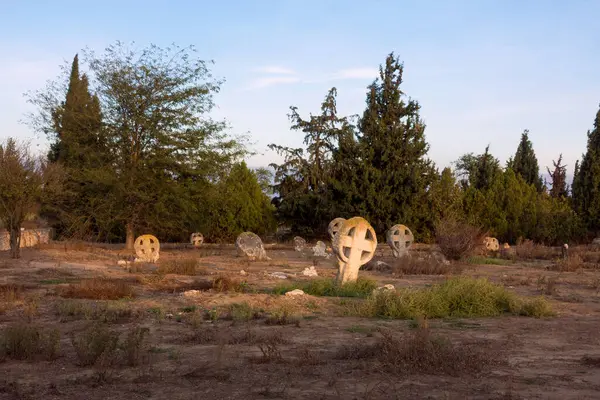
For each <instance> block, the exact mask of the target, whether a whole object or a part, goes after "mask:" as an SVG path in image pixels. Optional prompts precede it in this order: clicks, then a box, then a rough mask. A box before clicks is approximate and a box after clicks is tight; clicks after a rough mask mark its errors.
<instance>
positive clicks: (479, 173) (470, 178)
mask: <svg viewBox="0 0 600 400" xmlns="http://www.w3.org/2000/svg"><path fill="white" fill-rule="evenodd" d="M454 165H455V166H456V172H457V174H458V176H459V177H462V179H461V185H462V187H463V189H466V188H468V187H472V188H474V189H477V190H487V189H489V188H490V186H491V185H492V183H493V182H494V180H495V179H496V177H497V176H498V175H500V174H502V169H501V168H500V161H498V159H497V158H496V157H494V156H493V155H492V154H490V146H489V145H488V146H486V148H485V152H484V153H483V154H478V155H474V154H473V153H467V154H464V155H463V156H461V157H460V158H459V159H458V160H457V161H455V162H454Z"/></svg>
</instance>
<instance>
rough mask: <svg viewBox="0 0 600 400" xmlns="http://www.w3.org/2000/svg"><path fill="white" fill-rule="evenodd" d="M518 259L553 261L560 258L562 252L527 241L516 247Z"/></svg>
mask: <svg viewBox="0 0 600 400" xmlns="http://www.w3.org/2000/svg"><path fill="white" fill-rule="evenodd" d="M516 253H517V257H518V258H520V259H523V260H552V259H554V258H556V257H559V256H560V250H557V249H555V248H553V247H548V246H544V245H541V244H536V243H534V242H533V240H525V241H522V242H520V243H518V244H517V246H516Z"/></svg>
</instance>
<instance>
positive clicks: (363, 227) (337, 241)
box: [332, 217, 377, 284]
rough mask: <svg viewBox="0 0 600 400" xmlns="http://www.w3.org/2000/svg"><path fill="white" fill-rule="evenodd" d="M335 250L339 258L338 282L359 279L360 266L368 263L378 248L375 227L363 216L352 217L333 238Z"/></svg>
mask: <svg viewBox="0 0 600 400" xmlns="http://www.w3.org/2000/svg"><path fill="white" fill-rule="evenodd" d="M332 248H333V251H334V253H335V255H336V257H337V259H338V273H337V277H336V280H337V282H338V284H344V283H346V282H354V281H356V280H357V279H358V270H359V269H360V266H361V265H363V264H366V263H368V262H369V261H370V260H371V258H373V255H374V254H375V249H377V236H376V235H375V230H374V229H373V227H372V226H371V225H370V224H369V223H368V222H367V220H365V219H364V218H362V217H354V218H350V219H348V220H346V221H344V223H343V224H342V226H341V227H340V230H339V231H338V232H337V234H336V235H335V237H334V238H333V244H332Z"/></svg>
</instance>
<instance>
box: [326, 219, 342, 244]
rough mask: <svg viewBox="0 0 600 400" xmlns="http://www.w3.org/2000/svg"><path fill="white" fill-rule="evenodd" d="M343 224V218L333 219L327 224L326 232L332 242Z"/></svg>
mask: <svg viewBox="0 0 600 400" xmlns="http://www.w3.org/2000/svg"><path fill="white" fill-rule="evenodd" d="M344 222H346V220H345V219H344V218H335V219H333V220H332V221H331V222H330V223H329V226H327V232H328V233H329V237H330V238H331V240H333V238H334V236H335V234H336V233H338V231H339V230H340V228H341V227H342V224H343V223H344Z"/></svg>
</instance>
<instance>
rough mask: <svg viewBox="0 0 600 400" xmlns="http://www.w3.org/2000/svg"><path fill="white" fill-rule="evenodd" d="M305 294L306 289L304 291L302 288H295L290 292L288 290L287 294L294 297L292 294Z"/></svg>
mask: <svg viewBox="0 0 600 400" xmlns="http://www.w3.org/2000/svg"><path fill="white" fill-rule="evenodd" d="M305 294H306V293H304V291H302V290H300V289H294V290H292V291H290V292H287V293H286V294H285V295H286V296H290V297H292V296H303V295H305Z"/></svg>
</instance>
